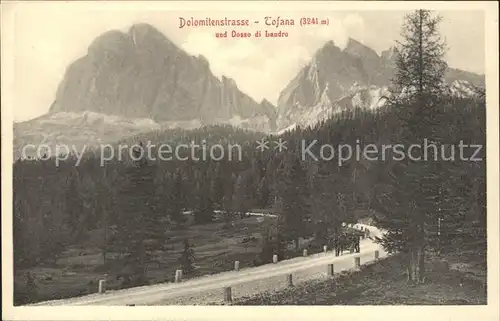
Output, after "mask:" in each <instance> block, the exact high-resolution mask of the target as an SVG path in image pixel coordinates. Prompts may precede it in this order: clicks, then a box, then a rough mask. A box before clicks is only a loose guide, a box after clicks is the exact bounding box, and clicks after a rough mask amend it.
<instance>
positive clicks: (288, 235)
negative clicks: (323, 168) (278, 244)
mask: <svg viewBox="0 0 500 321" xmlns="http://www.w3.org/2000/svg"><path fill="white" fill-rule="evenodd" d="M285 167H286V169H287V170H286V172H285V177H283V182H282V185H281V191H280V192H281V213H280V226H281V228H280V230H279V231H278V236H279V237H283V238H284V240H283V241H294V242H295V248H296V249H297V250H298V248H299V238H300V237H302V236H306V235H307V229H306V228H305V225H306V222H307V219H308V218H309V206H308V190H307V177H306V172H305V171H304V169H303V168H302V165H301V163H300V160H299V158H298V157H297V156H295V155H293V156H291V157H288V158H287V163H286V166H285ZM281 233H283V234H282V235H281Z"/></svg>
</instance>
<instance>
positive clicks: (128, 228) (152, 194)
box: [110, 149, 167, 282]
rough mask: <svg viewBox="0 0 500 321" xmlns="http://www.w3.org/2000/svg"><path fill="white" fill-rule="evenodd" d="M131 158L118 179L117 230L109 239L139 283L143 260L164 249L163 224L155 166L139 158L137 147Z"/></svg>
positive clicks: (144, 266) (164, 228)
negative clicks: (120, 181) (130, 161)
mask: <svg viewBox="0 0 500 321" xmlns="http://www.w3.org/2000/svg"><path fill="white" fill-rule="evenodd" d="M134 159H136V160H134V162H133V164H132V165H131V166H129V167H128V168H127V170H126V173H125V175H126V176H125V177H124V180H123V181H122V187H121V189H120V201H119V203H118V204H117V205H118V208H117V210H118V211H119V213H118V219H117V220H116V224H117V229H116V234H115V236H114V238H112V239H111V240H110V241H111V242H112V244H113V247H114V251H115V252H118V253H121V254H123V255H124V256H125V257H126V258H127V262H128V263H129V264H130V265H131V266H132V269H133V271H134V274H135V275H134V276H135V277H136V278H137V282H142V281H143V279H144V277H145V273H146V265H147V263H149V262H150V260H151V259H152V258H153V256H154V254H155V253H156V252H157V251H160V250H162V249H163V248H164V244H165V233H166V228H167V226H166V222H165V217H164V214H163V213H162V212H161V211H160V210H159V206H158V197H157V194H156V184H155V180H154V177H155V169H156V167H155V166H151V165H150V164H149V163H148V161H147V160H146V159H145V158H144V157H140V152H139V150H138V149H136V150H134Z"/></svg>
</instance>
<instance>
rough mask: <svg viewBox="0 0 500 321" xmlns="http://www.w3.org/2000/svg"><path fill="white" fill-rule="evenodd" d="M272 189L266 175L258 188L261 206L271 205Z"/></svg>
mask: <svg viewBox="0 0 500 321" xmlns="http://www.w3.org/2000/svg"><path fill="white" fill-rule="evenodd" d="M270 193H271V192H270V189H269V182H268V179H267V177H266V176H264V177H263V178H262V179H261V180H260V183H259V186H258V189H257V197H258V201H259V207H260V208H266V207H268V206H269V198H270Z"/></svg>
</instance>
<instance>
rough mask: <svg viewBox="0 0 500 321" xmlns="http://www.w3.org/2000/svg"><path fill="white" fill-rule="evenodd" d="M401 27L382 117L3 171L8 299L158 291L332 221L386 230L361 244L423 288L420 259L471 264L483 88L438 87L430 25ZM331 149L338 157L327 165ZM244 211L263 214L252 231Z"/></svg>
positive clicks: (216, 133) (322, 229) (212, 137)
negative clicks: (9, 180) (347, 150)
mask: <svg viewBox="0 0 500 321" xmlns="http://www.w3.org/2000/svg"><path fill="white" fill-rule="evenodd" d="M406 19H407V21H406V22H407V24H406V25H405V26H403V36H404V37H403V42H402V43H401V44H400V48H399V54H398V58H397V60H396V66H397V67H396V74H395V76H394V79H393V83H392V86H393V87H394V88H393V89H392V90H394V92H396V93H400V94H401V93H403V94H401V95H399V96H397V95H394V96H393V97H396V98H387V97H386V98H387V99H388V103H387V104H385V105H384V106H383V107H380V108H376V109H362V108H353V109H350V110H344V111H342V112H338V113H336V114H334V115H333V116H331V117H330V118H328V119H326V120H323V121H321V122H319V123H317V124H315V125H314V126H309V127H296V128H294V129H293V130H289V131H286V132H284V133H282V134H280V135H267V134H262V133H258V132H253V131H247V130H243V129H237V128H234V127H231V126H229V125H211V126H205V127H202V128H200V129H196V130H182V129H173V130H165V131H152V132H149V133H147V134H139V135H137V136H134V137H129V138H126V139H124V140H123V141H120V142H117V143H116V144H115V149H114V150H113V156H114V157H107V158H106V160H104V159H103V157H102V154H101V152H100V151H98V150H94V151H88V152H87V153H86V154H85V155H84V157H83V158H82V159H81V160H79V159H77V158H76V157H75V156H71V157H69V158H68V159H67V160H65V161H62V162H61V163H59V164H57V163H56V162H55V160H54V159H52V158H49V159H45V160H42V159H18V160H16V161H15V162H14V165H13V203H14V204H13V205H14V206H13V209H14V211H13V229H14V233H13V235H14V243H13V244H14V272H15V278H14V286H15V291H14V292H15V293H14V294H15V295H14V296H15V302H16V303H17V304H23V303H28V302H34V301H42V300H49V299H58V298H65V297H72V296H78V295H83V294H87V293H92V292H95V289H96V283H95V282H96V280H97V279H98V278H102V277H105V278H106V279H107V280H109V281H110V287H111V288H114V289H120V288H127V287H132V286H139V285H145V284H152V283H159V282H166V281H172V278H173V271H175V270H177V269H181V270H182V271H183V273H184V274H185V275H186V276H188V277H194V276H200V275H204V274H211V273H217V272H221V271H228V270H231V269H232V268H233V266H232V264H233V263H234V262H235V261H236V260H238V261H240V262H241V263H242V266H246V267H250V266H258V265H262V264H266V263H269V262H271V258H272V256H273V255H274V254H276V255H278V256H279V257H280V258H292V257H295V256H300V255H301V251H302V250H303V249H308V250H310V251H311V253H314V252H321V251H322V247H323V245H325V244H327V245H329V246H331V245H332V243H333V242H335V240H337V237H338V235H341V234H342V233H343V232H344V230H343V223H355V222H360V221H362V222H366V223H368V224H369V225H373V226H376V227H378V228H381V229H383V230H385V231H387V233H386V234H384V236H383V237H381V238H377V239H376V240H375V241H376V242H379V243H381V244H382V246H383V248H384V249H385V250H386V251H387V252H389V253H391V254H392V253H398V254H400V255H402V257H403V258H404V260H403V261H402V265H403V266H402V269H404V270H405V271H406V273H407V277H408V283H409V284H412V285H416V284H423V283H425V280H426V261H427V260H428V257H427V255H429V253H438V255H446V254H447V253H465V252H466V251H469V252H470V251H472V252H473V253H474V255H475V256H477V257H480V258H482V259H483V260H484V261H485V260H486V221H487V220H486V148H487V146H486V105H485V98H484V93H483V94H481V93H479V94H475V95H471V96H470V97H468V98H466V97H464V96H460V97H459V96H457V95H452V94H450V93H449V92H447V91H446V90H443V88H442V87H443V86H442V85H443V79H444V72H445V69H446V68H447V66H446V63H444V61H443V56H444V44H442V43H441V42H440V41H438V40H436V39H439V34H438V33H437V31H436V30H437V24H438V22H439V19H438V18H434V17H433V16H432V15H431V14H430V13H429V12H428V11H425V10H417V11H415V12H414V13H413V14H410V15H409V16H408V17H407V18H406ZM411 90H413V92H412V91H411ZM263 141H266V142H268V145H267V146H263V145H262V142H263ZM276 142H284V143H285V145H283V144H282V145H281V148H275V147H276ZM162 144H168V145H169V146H173V147H175V146H178V145H180V144H186V146H187V144H197V145H199V146H204V148H205V149H204V148H201V149H198V150H197V151H196V152H192V153H190V151H189V150H187V149H185V150H183V151H182V153H181V155H177V156H179V157H173V158H172V159H170V160H162V159H160V158H155V159H153V158H151V157H144V155H141V153H140V149H141V146H142V147H143V146H145V145H148V146H153V147H152V148H151V151H152V155H158V153H159V150H158V146H160V145H162ZM415 144H416V145H419V146H420V148H419V149H418V150H417V151H416V152H415V153H412V152H411V151H410V148H409V147H410V146H412V145H415ZM124 145H127V146H132V145H136V148H132V149H128V150H126V151H123V150H121V149H120V146H124ZM215 145H218V146H228V148H227V150H224V155H223V157H206V151H207V149H210V148H211V147H212V146H215ZM396 145H400V147H401V148H398V151H401V150H403V151H404V155H403V156H405V157H401V152H398V151H396V149H395V148H394V146H396ZM229 146H238V147H239V148H240V149H239V150H236V151H235V150H234V149H232V148H230V147H229ZM279 146H280V145H278V147H279ZM325 146H326V147H325ZM339 146H350V147H351V148H352V154H351V157H347V158H345V159H344V160H343V161H339V160H340V156H341V155H339V154H338V152H339V150H340V149H337V147H339ZM370 146H371V147H370ZM373 146H376V148H377V149H376V150H375V151H373ZM384 146H385V147H386V148H384ZM387 146H389V147H388V148H387ZM259 147H260V148H259ZM369 147H370V148H369ZM463 147H465V148H463ZM367 149H370V150H371V151H372V152H371V153H370V155H368V156H367V153H366V152H364V153H363V152H362V153H361V154H359V153H358V152H357V151H358V150H362V151H366V150H367ZM128 151H130V153H127V152H128ZM218 151H219V152H221V150H220V149H219V150H218ZM332 152H333V155H332ZM107 153H111V150H107ZM314 155H316V157H314ZM320 155H321V156H320ZM408 155H412V156H413V157H420V159H415V158H412V157H409V156H408ZM105 156H109V155H105ZM141 156H142V157H141ZM318 156H320V157H318ZM422 157H424V159H423V158H422ZM255 212H259V213H266V214H272V215H267V216H263V217H260V218H257V219H256V218H255V217H253V218H252V219H251V220H250V219H249V218H248V215H249V213H255ZM305 240H308V243H307V244H306V243H305V242H304V241H305ZM485 266H486V265H485V264H484V267H485ZM460 286H462V285H460Z"/></svg>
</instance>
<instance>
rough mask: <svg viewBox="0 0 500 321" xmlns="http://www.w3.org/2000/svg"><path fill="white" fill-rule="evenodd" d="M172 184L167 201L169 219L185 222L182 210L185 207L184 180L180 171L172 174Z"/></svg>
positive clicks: (178, 222)
mask: <svg viewBox="0 0 500 321" xmlns="http://www.w3.org/2000/svg"><path fill="white" fill-rule="evenodd" d="M173 180H174V181H173V184H172V189H171V191H170V194H169V197H168V201H169V204H168V205H167V207H168V210H167V211H168V214H169V216H170V219H171V220H173V221H174V222H176V223H177V224H180V223H183V222H185V218H184V215H183V210H184V208H185V207H186V197H185V193H184V191H185V190H184V182H183V179H182V174H181V173H180V171H177V173H176V174H175V175H174V179H173Z"/></svg>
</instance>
